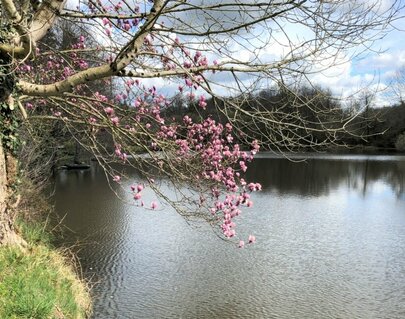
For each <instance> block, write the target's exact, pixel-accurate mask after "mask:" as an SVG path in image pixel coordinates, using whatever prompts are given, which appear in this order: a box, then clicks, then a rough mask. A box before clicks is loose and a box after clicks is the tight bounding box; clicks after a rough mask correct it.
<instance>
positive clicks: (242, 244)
mask: <svg viewBox="0 0 405 319" xmlns="http://www.w3.org/2000/svg"><path fill="white" fill-rule="evenodd" d="M238 247H239V248H243V247H245V242H244V241H243V240H241V241H239V246H238Z"/></svg>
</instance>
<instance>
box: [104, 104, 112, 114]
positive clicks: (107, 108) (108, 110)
mask: <svg viewBox="0 0 405 319" xmlns="http://www.w3.org/2000/svg"><path fill="white" fill-rule="evenodd" d="M104 112H105V113H106V114H107V115H113V114H114V109H113V108H112V107H109V106H108V107H106V108H105V109H104Z"/></svg>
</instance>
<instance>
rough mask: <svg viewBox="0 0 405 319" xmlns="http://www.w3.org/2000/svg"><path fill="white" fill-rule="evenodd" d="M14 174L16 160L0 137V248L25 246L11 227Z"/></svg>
mask: <svg viewBox="0 0 405 319" xmlns="http://www.w3.org/2000/svg"><path fill="white" fill-rule="evenodd" d="M0 124H1V123H0ZM16 172H17V165H16V159H15V157H14V156H12V155H11V154H8V153H7V151H6V150H5V149H4V147H3V143H2V140H1V137H0V246H3V245H19V246H25V241H24V240H23V239H22V238H21V237H20V236H19V235H18V234H17V233H16V231H15V229H14V226H13V224H14V223H13V214H12V210H13V205H12V198H13V196H12V195H13V194H12V189H11V187H10V186H11V184H12V183H13V181H14V178H15V176H16ZM14 204H15V203H14Z"/></svg>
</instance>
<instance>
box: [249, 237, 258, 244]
mask: <svg viewBox="0 0 405 319" xmlns="http://www.w3.org/2000/svg"><path fill="white" fill-rule="evenodd" d="M248 240H249V244H254V243H255V242H256V237H255V236H253V235H249V238H248Z"/></svg>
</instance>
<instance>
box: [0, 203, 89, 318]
mask: <svg viewBox="0 0 405 319" xmlns="http://www.w3.org/2000/svg"><path fill="white" fill-rule="evenodd" d="M30 201H31V200H30ZM38 203H41V206H42V208H43V207H44V205H43V204H44V202H41V201H36V204H32V203H31V204H30V203H27V202H25V203H24V204H23V205H22V206H20V207H21V208H20V211H19V214H18V218H17V220H16V225H15V226H16V229H17V230H18V232H19V233H20V235H21V236H22V237H23V238H24V239H25V240H26V242H27V243H28V245H27V247H25V248H20V247H0V318H2V319H8V318H10V319H11V318H19V319H20V318H27V319H28V318H30V319H31V318H32V319H34V318H35V319H47V318H52V319H53V318H55V319H59V318H69V319H81V318H87V316H88V315H89V311H90V304H91V303H90V297H89V293H88V289H87V287H86V285H85V284H84V282H82V281H81V280H80V279H79V278H78V276H77V273H76V272H75V270H74V267H73V263H72V262H71V259H69V258H68V257H67V254H64V253H63V251H61V250H57V249H55V248H54V247H53V246H52V245H51V242H52V237H51V235H50V232H49V229H48V227H47V224H48V223H46V222H45V219H44V218H43V215H41V214H38V213H36V214H33V213H29V211H31V212H32V208H33V207H32V206H34V208H35V206H38ZM30 205H31V207H30ZM36 208H38V207H36ZM37 212H38V211H37Z"/></svg>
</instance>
